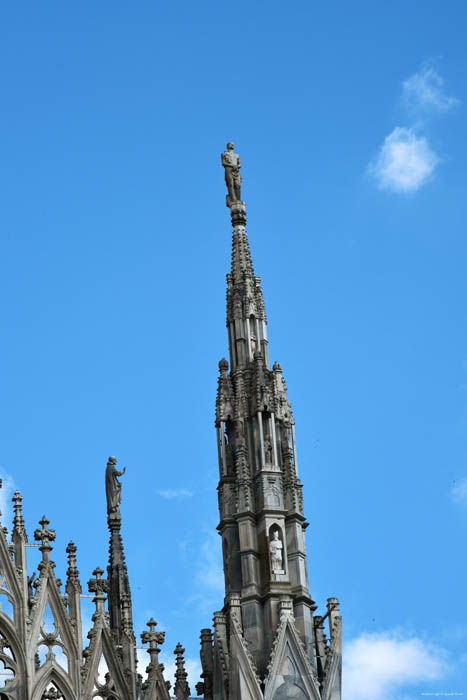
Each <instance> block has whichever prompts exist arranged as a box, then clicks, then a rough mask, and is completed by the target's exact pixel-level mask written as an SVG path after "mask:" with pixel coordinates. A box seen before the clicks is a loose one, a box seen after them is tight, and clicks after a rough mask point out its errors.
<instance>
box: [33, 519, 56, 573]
mask: <svg viewBox="0 0 467 700" xmlns="http://www.w3.org/2000/svg"><path fill="white" fill-rule="evenodd" d="M39 525H40V526H41V528H40V529H37V530H36V531H35V532H34V539H35V540H36V541H40V542H41V545H40V547H39V549H40V551H41V552H42V560H43V561H45V562H48V561H50V552H51V551H52V547H51V546H50V543H51V542H53V541H54V539H55V530H49V528H48V527H47V526H48V525H50V520H47V518H46V517H45V515H43V516H42V519H41V520H39Z"/></svg>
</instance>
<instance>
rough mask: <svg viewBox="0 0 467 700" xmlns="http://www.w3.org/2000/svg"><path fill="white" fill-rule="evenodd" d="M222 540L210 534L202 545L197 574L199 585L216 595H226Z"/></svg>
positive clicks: (216, 535)
mask: <svg viewBox="0 0 467 700" xmlns="http://www.w3.org/2000/svg"><path fill="white" fill-rule="evenodd" d="M221 550H222V547H221V539H220V537H219V535H218V534H217V532H216V533H209V534H208V535H207V536H206V538H205V540H204V541H203V543H202V545H201V551H200V560H199V564H198V571H197V573H196V580H197V583H198V584H199V585H200V586H201V587H202V588H208V589H210V590H211V591H213V592H215V593H221V594H224V589H225V585H224V571H223V568H222V553H221Z"/></svg>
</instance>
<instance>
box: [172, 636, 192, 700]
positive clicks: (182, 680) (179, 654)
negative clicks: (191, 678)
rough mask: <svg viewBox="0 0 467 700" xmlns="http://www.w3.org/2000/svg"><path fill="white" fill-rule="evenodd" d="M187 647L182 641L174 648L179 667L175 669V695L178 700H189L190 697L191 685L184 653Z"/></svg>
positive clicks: (176, 663)
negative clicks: (183, 645) (188, 679)
mask: <svg viewBox="0 0 467 700" xmlns="http://www.w3.org/2000/svg"><path fill="white" fill-rule="evenodd" d="M184 653H185V649H184V648H183V647H182V645H181V644H180V642H179V643H178V644H177V646H176V647H175V649H174V654H175V665H176V667H177V669H176V671H175V686H174V691H175V697H176V700H188V699H189V697H190V686H189V685H188V681H187V678H188V673H187V672H186V670H185V658H184V656H183V654H184Z"/></svg>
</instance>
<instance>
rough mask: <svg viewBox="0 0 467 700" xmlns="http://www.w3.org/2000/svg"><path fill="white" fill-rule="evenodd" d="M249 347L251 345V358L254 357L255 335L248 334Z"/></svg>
mask: <svg viewBox="0 0 467 700" xmlns="http://www.w3.org/2000/svg"><path fill="white" fill-rule="evenodd" d="M250 345H251V354H252V355H253V357H254V356H255V352H256V348H257V344H256V333H251V334H250Z"/></svg>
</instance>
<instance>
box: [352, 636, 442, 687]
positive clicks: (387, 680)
mask: <svg viewBox="0 0 467 700" xmlns="http://www.w3.org/2000/svg"><path fill="white" fill-rule="evenodd" d="M342 656H343V660H344V667H343V690H344V695H343V697H344V698H345V700H395V698H396V697H401V695H402V694H403V693H404V692H407V688H406V686H410V685H413V684H415V683H425V682H428V681H435V680H438V679H439V678H441V677H442V676H444V675H445V673H446V671H447V664H446V652H445V650H444V649H440V648H435V647H434V646H431V645H429V644H427V643H426V642H424V641H422V640H421V639H420V638H418V637H416V636H410V635H403V634H401V633H400V632H399V631H397V630H393V631H388V632H383V633H380V634H362V635H361V636H360V637H357V638H356V639H352V640H350V642H347V644H345V645H344V650H343V655H342ZM399 693H401V694H399Z"/></svg>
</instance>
